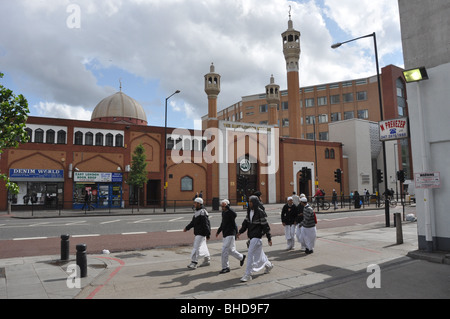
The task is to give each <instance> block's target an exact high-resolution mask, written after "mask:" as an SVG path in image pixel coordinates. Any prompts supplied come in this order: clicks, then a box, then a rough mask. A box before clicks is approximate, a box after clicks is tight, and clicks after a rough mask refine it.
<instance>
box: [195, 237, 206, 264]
mask: <svg viewBox="0 0 450 319" xmlns="http://www.w3.org/2000/svg"><path fill="white" fill-rule="evenodd" d="M199 257H209V250H208V246H206V236H200V235H197V236H195V237H194V247H193V248H192V252H191V260H192V261H193V262H198V258H199Z"/></svg>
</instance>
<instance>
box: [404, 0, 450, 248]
mask: <svg viewBox="0 0 450 319" xmlns="http://www.w3.org/2000/svg"><path fill="white" fill-rule="evenodd" d="M398 3H399V9H400V22H401V31H402V43H403V51H404V61H405V70H409V69H414V68H419V67H425V69H426V71H427V73H428V79H425V80H423V81H418V82H410V83H408V84H407V92H408V103H409V119H410V129H411V142H412V143H411V144H412V153H413V154H412V155H413V164H414V172H415V179H416V197H417V210H416V214H417V218H418V242H419V249H421V250H427V251H436V250H440V251H450V196H449V194H450V125H449V119H450V84H449V79H450V2H449V1H448V0H399V1H398ZM421 173H422V174H421ZM434 176H435V177H436V178H435V179H434V180H433V179H432V178H431V179H430V177H434ZM418 186H419V187H420V188H419V187H418Z"/></svg>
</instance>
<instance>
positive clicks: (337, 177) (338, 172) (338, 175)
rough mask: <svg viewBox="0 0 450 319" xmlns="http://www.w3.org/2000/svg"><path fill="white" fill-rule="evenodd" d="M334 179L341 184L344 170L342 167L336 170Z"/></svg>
mask: <svg viewBox="0 0 450 319" xmlns="http://www.w3.org/2000/svg"><path fill="white" fill-rule="evenodd" d="M334 181H335V182H336V183H339V184H340V183H341V182H342V171H341V169H340V168H338V169H337V170H335V171H334Z"/></svg>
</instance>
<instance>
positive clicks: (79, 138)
mask: <svg viewBox="0 0 450 319" xmlns="http://www.w3.org/2000/svg"><path fill="white" fill-rule="evenodd" d="M75 145H83V133H81V132H80V131H77V132H75Z"/></svg>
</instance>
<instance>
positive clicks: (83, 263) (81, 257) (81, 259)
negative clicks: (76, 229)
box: [77, 244, 87, 278]
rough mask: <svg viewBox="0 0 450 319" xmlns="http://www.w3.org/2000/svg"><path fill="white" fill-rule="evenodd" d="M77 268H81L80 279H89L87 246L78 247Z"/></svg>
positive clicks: (80, 245)
mask: <svg viewBox="0 0 450 319" xmlns="http://www.w3.org/2000/svg"><path fill="white" fill-rule="evenodd" d="M77 266H78V267H79V268H80V278H84V277H87V255H86V244H79V245H77Z"/></svg>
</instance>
